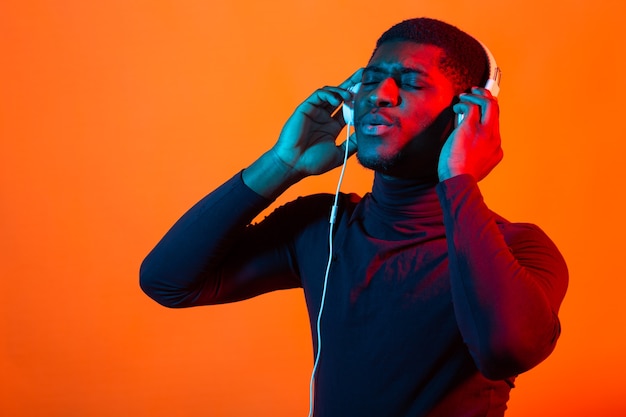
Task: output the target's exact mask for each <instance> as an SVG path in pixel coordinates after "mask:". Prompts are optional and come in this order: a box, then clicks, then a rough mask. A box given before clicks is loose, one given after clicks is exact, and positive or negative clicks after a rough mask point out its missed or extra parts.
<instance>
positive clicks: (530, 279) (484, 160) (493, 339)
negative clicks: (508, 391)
mask: <svg viewBox="0 0 626 417" xmlns="http://www.w3.org/2000/svg"><path fill="white" fill-rule="evenodd" d="M454 110H455V111H456V112H457V113H463V114H465V117H464V119H463V121H462V122H461V124H460V125H459V126H458V127H457V128H456V129H455V130H454V132H453V133H452V135H451V136H450V138H449V139H448V141H447V142H446V143H445V145H444V147H443V149H442V152H441V156H440V160H439V178H440V180H441V182H440V184H439V185H438V189H437V191H438V193H439V198H440V201H441V204H442V207H443V212H444V222H445V226H446V237H447V241H448V251H449V260H450V275H451V277H450V279H451V285H452V296H453V303H454V310H455V314H456V317H457V321H458V323H459V326H460V331H461V334H462V335H463V338H464V341H465V343H466V344H467V346H468V348H469V350H470V353H471V354H472V356H473V358H474V361H475V363H476V365H477V366H478V368H479V369H480V370H481V372H482V373H483V374H484V375H485V376H487V377H489V378H493V379H502V378H506V377H511V376H514V375H516V374H519V373H521V372H524V371H526V370H528V369H530V368H532V367H533V366H535V365H536V364H538V363H539V362H540V361H542V360H543V359H545V358H546V357H547V356H548V355H549V354H550V352H552V350H553V349H554V346H555V343H556V340H557V338H558V336H559V334H560V323H559V320H558V317H557V312H558V309H559V306H560V304H561V301H562V299H563V297H564V295H565V291H566V289H567V282H568V272H567V267H566V265H565V262H564V260H563V258H562V256H561V254H560V253H559V251H558V249H557V248H556V247H555V245H554V244H553V243H552V241H551V240H550V239H549V238H548V237H547V236H546V235H545V234H544V233H543V232H542V231H541V230H539V229H538V228H537V227H535V226H532V225H520V224H510V223H508V222H505V221H503V220H502V219H500V220H502V221H497V217H496V215H495V214H494V213H493V212H491V211H490V210H489V209H488V208H487V206H486V205H485V203H484V202H483V199H482V195H481V194H480V191H479V189H478V185H477V182H478V181H479V180H481V179H482V178H484V177H485V176H486V175H487V174H488V173H489V172H490V171H491V170H492V169H493V168H494V167H495V166H496V165H497V164H498V162H500V160H501V159H502V149H501V147H500V132H499V126H498V103H497V101H496V99H495V98H494V97H492V96H491V94H490V93H489V91H487V90H484V89H481V88H474V89H472V91H471V93H470V94H462V95H461V98H460V103H458V104H456V105H455V106H454Z"/></svg>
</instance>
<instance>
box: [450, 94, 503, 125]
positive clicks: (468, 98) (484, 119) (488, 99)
mask: <svg viewBox="0 0 626 417" xmlns="http://www.w3.org/2000/svg"><path fill="white" fill-rule="evenodd" d="M479 90H480V91H479ZM472 92H473V93H475V94H461V95H460V96H459V100H460V102H461V103H470V104H473V105H475V106H478V108H479V110H480V114H481V119H480V123H482V124H489V123H491V122H493V121H494V120H496V121H497V120H498V115H499V106H498V101H497V99H496V98H495V97H493V96H492V95H491V93H490V92H489V90H486V89H479V88H473V89H472Z"/></svg>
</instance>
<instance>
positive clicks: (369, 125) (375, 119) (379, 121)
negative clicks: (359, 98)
mask: <svg viewBox="0 0 626 417" xmlns="http://www.w3.org/2000/svg"><path fill="white" fill-rule="evenodd" d="M395 125H396V123H395V121H394V120H393V119H392V118H391V117H389V116H387V115H384V114H381V113H368V114H366V115H365V116H363V117H362V118H361V120H360V121H359V126H360V127H361V131H362V133H365V134H366V135H382V134H384V133H386V132H388V131H389V130H391V129H392V128H393V127H394V126H395Z"/></svg>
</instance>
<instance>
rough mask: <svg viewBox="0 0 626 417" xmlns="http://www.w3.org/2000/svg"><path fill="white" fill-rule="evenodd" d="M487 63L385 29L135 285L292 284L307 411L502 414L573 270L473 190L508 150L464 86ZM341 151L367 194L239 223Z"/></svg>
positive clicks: (159, 295)
mask: <svg viewBox="0 0 626 417" xmlns="http://www.w3.org/2000/svg"><path fill="white" fill-rule="evenodd" d="M487 65H488V61H487V58H486V54H485V50H484V49H483V48H482V46H481V45H480V43H478V42H477V41H476V40H474V39H473V38H471V37H470V36H469V35H467V34H465V33H464V32H461V31H460V30H458V29H457V28H455V27H453V26H450V25H448V24H446V23H443V22H440V21H437V20H433V19H426V18H421V19H413V20H408V21H405V22H402V23H400V24H398V25H396V26H394V27H392V28H391V29H389V30H388V31H387V32H385V34H383V36H382V37H381V38H380V39H379V41H378V43H377V47H376V49H375V51H374V53H373V55H372V57H371V59H370V61H369V63H368V65H367V67H366V68H365V69H363V70H362V71H361V70H359V71H357V72H356V73H355V74H353V76H351V77H350V78H349V79H348V80H346V81H345V82H344V83H342V84H341V85H339V86H338V87H324V88H321V89H319V90H318V91H316V92H315V93H313V94H312V95H311V96H310V97H309V98H308V99H307V100H305V101H304V102H303V103H302V104H301V105H300V106H299V107H298V108H297V109H296V110H295V112H294V114H293V115H292V116H291V117H290V118H289V120H288V121H287V122H286V124H285V126H284V128H283V130H282V132H281V134H280V137H279V139H278V141H277V143H276V144H275V145H274V146H273V147H272V148H271V149H270V150H269V151H268V152H267V153H265V154H264V155H262V156H261V157H260V158H259V159H258V160H257V161H255V162H254V163H253V164H252V165H251V166H249V167H248V168H246V169H245V170H243V172H242V173H241V174H239V175H236V176H235V177H233V178H232V179H231V180H229V181H228V182H226V183H225V184H224V185H222V186H221V187H219V188H218V189H217V190H215V191H214V192H212V193H211V194H209V195H208V196H207V197H205V198H204V199H203V200H201V201H200V202H199V203H197V204H196V205H195V206H194V207H193V208H191V209H190V210H189V211H188V212H187V213H186V214H185V215H184V216H183V217H182V218H181V219H180V220H179V221H178V222H177V223H176V224H175V225H174V226H173V228H172V229H171V230H170V231H169V232H168V233H167V234H166V236H165V237H164V238H163V239H162V241H161V242H159V244H158V245H157V246H156V247H155V248H154V250H153V251H152V252H151V253H150V254H149V255H148V257H147V258H146V260H145V261H144V263H143V265H142V268H141V285H142V288H143V289H144V291H146V293H148V294H149V295H150V296H151V297H152V298H154V299H155V300H156V301H158V302H159V303H161V304H164V305H166V306H169V307H187V306H197V305H206V304H217V303H226V302H232V301H237V300H241V299H245V298H249V297H253V296H256V295H258V294H261V293H264V292H268V291H273V290H278V289H285V288H295V287H302V288H303V289H304V294H305V298H306V302H307V308H308V312H309V316H310V322H311V329H312V332H313V342H314V345H315V347H316V348H318V347H320V357H319V363H317V364H316V365H317V366H316V374H315V403H314V406H315V407H314V409H315V415H316V416H318V417H319V416H335V417H350V416H359V417H367V416H372V417H374V416H375V417H380V416H411V417H414V416H429V417H433V416H454V417H456V416H501V415H503V413H504V410H505V408H506V401H507V399H508V396H509V391H510V389H511V387H512V386H513V380H514V378H515V377H516V376H517V375H518V374H520V373H521V372H524V371H526V370H528V369H530V368H532V367H533V366H535V365H537V364H538V363H539V362H541V361H542V360H543V359H545V358H546V357H547V356H548V355H549V354H550V353H551V351H552V350H553V348H554V346H555V343H556V340H557V338H558V336H559V334H560V324H559V320H558V318H557V312H558V308H559V306H560V303H561V301H562V299H563V297H564V294H565V291H566V287H567V268H566V266H565V263H564V261H563V259H562V257H561V255H560V254H559V252H558V250H557V249H556V247H555V246H554V245H553V244H552V242H551V241H550V240H549V238H548V237H547V236H546V235H545V234H544V233H543V232H542V231H541V230H540V229H538V228H537V227H536V226H533V225H529V224H513V223H510V222H508V221H506V220H504V219H503V218H501V217H500V216H498V215H496V214H495V213H493V212H491V211H490V210H489V209H488V208H487V206H486V205H485V203H484V202H483V200H482V197H481V194H480V191H479V189H478V186H477V182H478V181H479V180H481V179H482V178H483V177H485V176H486V175H487V174H488V173H489V172H490V171H491V170H492V169H493V167H494V166H495V165H496V164H497V163H498V162H499V161H500V159H501V158H502V150H501V148H500V134H499V127H498V104H497V101H496V100H495V98H494V97H492V95H491V94H490V93H489V91H488V90H486V89H484V88H478V87H476V86H479V85H480V86H482V85H484V84H485V74H486V73H487V72H488V68H487ZM359 82H360V83H361V87H360V89H359V90H358V92H357V93H356V94H354V96H353V94H352V93H351V92H350V91H349V90H348V89H349V88H350V87H352V86H353V85H355V84H357V83H359ZM352 100H354V113H355V126H354V127H355V135H353V136H352V137H351V138H350V140H349V141H348V142H349V143H347V142H344V143H342V144H340V145H337V144H336V142H335V140H336V138H337V136H338V134H339V133H340V131H341V130H342V129H343V128H344V125H345V123H344V122H343V120H342V118H341V111H339V112H338V113H339V114H337V112H336V110H337V109H338V108H339V106H340V105H341V104H342V102H350V101H352ZM456 114H463V115H464V117H463V119H462V121H461V122H460V123H459V124H458V127H455V115H456ZM346 146H349V150H351V152H354V151H355V148H356V153H357V158H358V160H359V161H360V163H361V164H362V165H364V166H365V167H368V168H371V169H373V170H374V171H375V179H374V184H373V189H372V192H371V193H368V194H367V195H365V196H364V197H363V198H362V199H359V198H358V197H356V196H354V195H341V198H340V199H339V200H340V201H339V204H338V213H337V218H336V221H335V222H334V227H333V228H332V229H331V225H330V224H329V218H328V215H329V211H330V207H331V205H332V204H333V198H332V196H330V195H314V196H308V197H304V198H300V199H298V200H296V201H294V202H292V203H290V204H287V205H286V206H284V207H282V208H279V209H277V210H276V211H275V212H274V213H273V214H272V215H270V216H268V217H267V218H266V219H265V220H264V221H262V222H261V223H259V224H255V225H250V222H251V221H252V219H253V218H255V217H256V216H257V214H258V213H260V212H261V211H262V210H263V209H265V208H266V207H267V206H268V205H269V204H270V203H271V201H273V199H274V198H275V197H276V196H278V195H280V193H281V192H283V191H284V190H285V189H287V188H288V187H289V186H291V185H292V184H294V183H296V182H298V181H299V180H301V179H302V178H304V177H306V176H309V175H317V174H321V173H324V172H327V171H328V170H330V169H333V168H335V167H337V166H339V165H340V164H341V162H342V156H343V152H344V150H345V147H346ZM329 235H332V238H333V246H332V252H331V253H330V259H331V261H330V268H329V272H328V277H327V279H325V270H326V265H327V258H329V245H328V239H329ZM322 305H323V309H322V313H323V314H321V317H320V323H319V324H320V330H319V333H318V332H317V330H316V328H317V320H318V316H319V315H320V307H321V306H322ZM319 341H321V343H318V342H319ZM320 345H321V346H320Z"/></svg>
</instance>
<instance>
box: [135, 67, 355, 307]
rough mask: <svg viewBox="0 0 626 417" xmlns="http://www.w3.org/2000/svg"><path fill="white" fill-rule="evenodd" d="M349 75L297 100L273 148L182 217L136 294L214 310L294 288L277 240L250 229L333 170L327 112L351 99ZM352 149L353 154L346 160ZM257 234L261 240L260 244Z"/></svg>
mask: <svg viewBox="0 0 626 417" xmlns="http://www.w3.org/2000/svg"><path fill="white" fill-rule="evenodd" d="M359 77H360V72H358V71H357V73H355V74H353V76H351V77H350V78H349V79H348V80H346V81H345V82H344V83H342V84H341V85H340V86H339V87H324V88H322V89H320V90H318V91H316V92H315V93H314V94H312V95H311V96H310V97H309V98H307V100H305V101H304V102H303V103H302V104H301V105H300V106H298V108H297V109H296V111H295V112H294V114H293V115H292V116H291V117H290V118H289V120H288V121H287V123H286V124H285V126H284V128H283V130H282V132H281V134H280V137H279V139H278V141H277V143H276V144H275V145H274V146H273V147H272V148H271V149H270V150H269V151H268V152H266V153H264V154H263V155H262V156H261V157H260V158H259V159H258V160H256V161H255V162H254V163H253V164H252V165H250V166H249V167H248V168H247V169H245V170H244V171H243V174H242V175H241V176H236V177H234V178H233V179H231V180H230V181H228V182H227V183H225V184H224V185H222V186H221V187H219V188H218V189H217V190H215V191H214V192H212V193H210V194H209V195H208V196H206V197H205V198H203V199H202V200H201V201H200V202H198V203H197V204H196V205H194V206H193V207H192V208H191V209H190V210H189V211H188V212H187V213H185V214H184V215H183V216H182V217H181V218H180V219H179V220H178V221H177V222H176V223H175V224H174V226H173V227H172V228H171V229H170V230H169V231H168V232H167V234H166V235H165V236H164V237H163V238H162V239H161V241H160V242H159V243H158V244H157V245H156V247H155V248H154V249H153V250H152V251H151V252H150V253H149V254H148V256H147V257H146V258H145V260H144V261H143V263H142V265H141V269H140V285H141V288H142V289H143V290H144V291H145V292H146V293H147V294H148V295H149V296H150V297H152V298H153V299H155V300H156V301H157V302H159V303H161V304H163V305H166V306H169V307H188V306H194V305H202V304H216V303H224V302H231V301H237V300H240V299H244V298H249V297H252V296H255V295H258V294H260V293H263V292H267V291H272V290H275V289H280V288H291V287H294V286H296V285H298V282H297V277H294V276H293V270H292V269H291V262H290V260H289V259H288V252H287V251H286V250H285V247H286V243H285V242H283V244H284V245H283V246H282V247H281V246H280V244H277V245H276V246H275V247H274V248H272V250H271V251H270V250H268V248H267V247H266V245H265V244H264V241H266V239H265V237H267V236H270V235H275V234H277V233H281V232H282V231H281V230H267V228H264V227H250V222H251V221H252V220H253V219H254V218H255V217H256V216H257V215H258V214H259V213H260V212H261V211H262V210H263V209H265V208H266V207H267V206H268V205H269V204H270V203H271V201H272V199H273V198H275V197H276V196H278V195H279V194H280V193H282V192H283V191H284V190H285V189H287V188H288V187H289V186H291V185H292V184H294V183H296V182H297V181H299V180H300V179H302V178H304V177H306V176H309V175H316V174H321V173H323V172H326V171H328V170H330V169H332V168H335V167H336V166H338V165H339V164H340V163H341V160H342V156H343V149H345V148H344V146H347V144H346V143H342V144H340V145H337V144H336V143H335V140H336V138H337V136H338V134H339V132H340V131H341V130H342V129H343V127H344V122H343V120H342V119H341V118H340V117H337V116H334V115H333V114H334V112H335V110H336V109H337V108H338V107H339V106H340V105H341V103H342V102H343V101H344V100H347V99H349V98H350V97H351V93H350V92H349V91H347V88H348V87H350V86H351V85H353V84H354V83H356V82H358V81H359ZM355 150H356V147H354V150H353V151H352V152H354V151H355ZM264 234H265V236H264Z"/></svg>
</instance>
